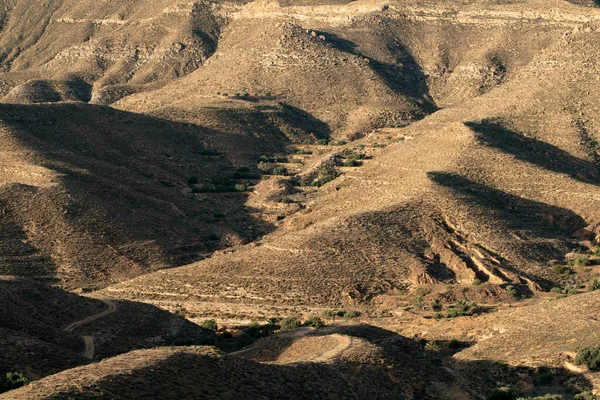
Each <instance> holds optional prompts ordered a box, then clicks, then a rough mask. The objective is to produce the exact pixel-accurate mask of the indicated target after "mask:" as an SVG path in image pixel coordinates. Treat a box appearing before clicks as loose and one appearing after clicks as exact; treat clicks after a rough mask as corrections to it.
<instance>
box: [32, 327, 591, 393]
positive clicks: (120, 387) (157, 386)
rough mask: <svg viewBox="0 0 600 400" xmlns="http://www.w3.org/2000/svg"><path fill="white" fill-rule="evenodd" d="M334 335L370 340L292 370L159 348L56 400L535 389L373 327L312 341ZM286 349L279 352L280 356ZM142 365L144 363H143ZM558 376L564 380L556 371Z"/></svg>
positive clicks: (514, 371)
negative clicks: (97, 393)
mask: <svg viewBox="0 0 600 400" xmlns="http://www.w3.org/2000/svg"><path fill="white" fill-rule="evenodd" d="M332 333H339V334H342V335H347V336H350V337H352V338H355V339H360V340H362V341H364V342H365V344H364V346H365V347H364V348H363V349H361V351H359V352H358V353H355V354H347V353H351V352H352V350H351V349H348V350H347V353H344V358H342V359H337V360H334V361H333V362H329V363H325V362H323V363H317V362H298V363H288V364H270V363H257V362H254V361H252V360H251V359H245V360H242V359H241V356H242V355H241V354H240V355H239V356H236V355H230V356H225V357H218V356H217V355H216V354H215V353H214V352H211V351H210V350H209V349H201V348H181V349H179V351H178V352H173V353H164V352H162V353H161V352H160V350H159V351H158V352H157V353H156V354H162V355H161V356H159V357H156V358H154V360H157V361H153V362H151V363H150V365H148V362H147V361H148V360H150V358H149V357H152V355H150V353H148V354H147V355H144V354H138V355H136V356H133V355H130V356H128V357H129V359H130V363H133V362H135V364H136V365H138V368H136V369H134V370H132V371H131V372H130V373H127V374H123V373H112V374H110V373H111V372H113V371H110V370H107V369H104V370H102V369H100V366H90V367H88V368H89V369H90V370H89V371H88V374H87V375H89V374H94V375H97V376H103V377H101V378H99V379H98V381H96V382H95V385H93V386H90V385H85V386H82V385H78V384H77V382H69V384H67V385H62V386H61V389H62V390H63V391H62V392H61V393H60V395H61V397H56V398H61V399H62V398H67V397H68V396H69V395H72V394H74V393H77V394H82V395H85V394H89V393H90V392H92V391H93V390H95V389H96V388H100V389H101V390H103V391H105V392H107V393H111V394H113V395H118V396H119V398H122V399H137V398H146V397H152V396H153V395H155V394H158V393H160V394H161V398H164V399H165V400H169V399H179V398H197V397H202V398H209V399H213V398H214V399H218V398H234V397H235V398H245V399H255V398H277V399H314V398H327V399H347V398H359V399H367V398H369V399H388V398H396V399H397V398H410V399H418V400H425V399H442V398H447V394H448V389H449V388H452V390H453V393H454V397H456V398H458V396H459V395H461V396H464V398H470V397H473V398H487V397H488V396H489V395H490V394H491V392H492V391H493V390H494V389H495V388H496V387H498V386H513V387H515V386H517V385H520V386H521V387H523V386H527V385H523V383H526V384H530V385H529V386H530V387H533V385H532V384H531V383H532V382H534V380H535V379H536V377H537V374H538V371H536V370H535V369H533V368H528V367H518V366H517V367H513V366H508V365H506V364H504V363H502V362H494V361H487V360H481V361H456V360H454V359H453V358H452V355H453V354H454V353H455V352H456V350H451V351H450V350H448V349H440V351H439V352H435V351H428V350H426V349H425V347H424V346H423V345H421V344H419V343H418V342H417V341H415V340H411V339H408V338H406V337H402V336H400V335H398V334H396V333H394V332H392V331H388V330H385V329H381V328H377V327H373V326H369V325H356V326H341V327H336V328H333V329H322V330H318V331H314V332H312V333H311V334H310V335H311V336H323V335H330V334H332ZM290 334H291V336H290V335H288V336H289V337H291V342H290V344H292V343H293V341H295V340H300V337H298V336H294V332H291V333H290ZM304 337H306V336H304ZM269 340H272V338H269V339H265V340H264V344H265V345H266V344H267V343H268V341H269ZM259 343H260V342H259ZM285 347H286V346H282V350H285ZM144 357H145V358H144ZM300 358H301V357H300ZM134 360H135V361H134ZM143 360H146V362H140V361H143ZM100 371H102V372H101V373H99V372H100ZM114 372H117V371H114ZM557 373H561V374H562V372H559V371H557ZM109 374H110V375H109ZM68 376H73V375H68ZM66 377H67V375H66V376H65V377H64V378H66ZM561 377H562V375H561ZM64 378H63V379H64ZM580 378H581V379H578V382H577V383H578V388H579V389H584V390H587V389H590V388H591V387H592V385H591V383H590V382H589V381H588V380H587V379H585V378H584V377H580ZM54 379H56V380H59V379H61V377H55V378H54ZM75 379H76V380H77V379H79V377H75ZM557 380H558V379H557ZM499 382H502V384H501V385H500V384H499ZM34 385H35V383H34ZM69 386H70V387H69ZM82 387H83V391H84V392H83V393H82V392H81V390H82ZM556 390H563V391H565V392H566V391H567V390H566V388H565V387H564V386H560V385H559V384H557V385H555V386H553V387H550V386H548V387H542V386H536V387H533V389H530V390H529V391H528V392H527V393H520V394H522V395H532V394H535V395H539V394H543V393H556ZM56 394H58V393H56Z"/></svg>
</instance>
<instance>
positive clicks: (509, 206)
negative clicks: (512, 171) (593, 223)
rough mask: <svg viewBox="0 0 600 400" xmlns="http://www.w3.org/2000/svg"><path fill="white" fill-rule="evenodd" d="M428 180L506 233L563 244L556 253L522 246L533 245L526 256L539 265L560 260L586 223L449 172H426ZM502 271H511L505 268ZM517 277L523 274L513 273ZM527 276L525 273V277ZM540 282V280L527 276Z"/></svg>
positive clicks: (563, 210) (572, 214) (570, 213)
mask: <svg viewBox="0 0 600 400" xmlns="http://www.w3.org/2000/svg"><path fill="white" fill-rule="evenodd" d="M427 175H428V177H429V179H431V181H433V182H435V183H437V184H438V185H441V186H444V187H447V188H449V189H451V190H453V191H454V192H455V193H456V194H457V195H459V196H460V198H461V200H462V201H464V202H466V203H467V204H472V205H474V206H476V207H483V208H484V210H487V212H486V213H485V214H486V215H487V218H489V219H491V220H492V221H494V220H495V221H497V222H496V224H498V229H499V230H502V231H508V232H511V231H512V232H515V233H517V232H531V233H532V234H533V235H534V237H537V238H543V239H552V240H557V241H559V242H564V246H563V247H564V249H563V250H562V251H561V250H558V249H556V248H555V247H553V246H551V245H548V246H546V248H544V249H541V248H540V246H543V245H542V244H541V243H539V242H536V243H532V244H527V243H528V242H529V241H524V242H523V245H524V246H534V247H535V248H531V249H529V250H530V251H529V252H528V253H529V256H530V257H532V258H536V257H538V258H540V259H539V260H537V261H539V262H547V261H549V260H550V259H553V258H559V259H560V258H562V257H563V256H564V252H566V251H568V249H569V245H568V242H567V240H568V239H569V238H570V237H571V236H572V234H573V233H575V232H576V231H578V230H580V229H583V228H585V227H586V226H587V223H586V222H585V220H584V219H583V218H582V217H581V216H579V215H578V214H576V213H575V212H573V211H572V210H569V209H566V208H561V207H556V206H553V205H549V204H545V203H541V202H537V201H533V200H528V199H524V198H522V197H518V196H515V195H512V194H509V193H505V192H503V191H501V190H498V189H496V188H493V187H490V186H487V185H484V184H481V183H477V182H474V181H472V180H470V179H468V178H466V177H464V176H461V175H459V174H456V173H449V172H429V173H428V174H427ZM505 268H507V269H509V270H510V269H511V268H510V267H508V266H506V267H505ZM512 272H515V273H517V274H523V273H524V272H523V271H516V270H513V271H512ZM525 275H526V276H527V274H525ZM528 278H530V279H533V280H534V281H538V282H540V278H539V277H533V276H528ZM540 283H542V285H544V286H548V285H550V286H548V287H552V285H551V282H545V281H544V282H540Z"/></svg>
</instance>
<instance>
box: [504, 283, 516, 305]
mask: <svg viewBox="0 0 600 400" xmlns="http://www.w3.org/2000/svg"><path fill="white" fill-rule="evenodd" d="M505 291H506V296H507V297H508V304H512V301H513V300H515V299H516V298H517V290H516V289H515V287H514V286H512V285H509V286H507V287H506V289H505Z"/></svg>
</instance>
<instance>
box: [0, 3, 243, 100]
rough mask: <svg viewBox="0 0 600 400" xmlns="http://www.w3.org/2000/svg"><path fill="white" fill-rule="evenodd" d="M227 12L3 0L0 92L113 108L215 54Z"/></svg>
mask: <svg viewBox="0 0 600 400" xmlns="http://www.w3.org/2000/svg"><path fill="white" fill-rule="evenodd" d="M226 4H227V3H226ZM229 4H232V3H229ZM225 6H226V7H227V5H225ZM219 8H220V7H219V6H218V5H217V4H214V3H209V2H190V3H184V2H178V1H175V0H161V1H145V0H136V1H127V2H123V1H119V2H96V1H78V0H51V1H34V2H31V1H20V0H11V1H2V2H0V10H1V11H0V12H1V14H0V15H1V17H2V19H1V25H0V27H1V36H0V49H1V50H0V61H1V62H0V66H1V69H2V71H3V73H1V74H0V92H2V93H4V94H6V93H8V92H10V93H9V94H8V96H7V97H6V98H5V100H6V101H10V102H48V101H60V100H79V101H90V100H92V101H94V102H98V103H110V102H112V101H114V100H115V99H118V98H120V97H122V96H125V95H127V94H130V93H133V92H136V91H140V90H146V89H144V87H146V86H148V87H154V88H156V87H157V86H160V85H162V84H164V83H165V82H168V81H169V80H172V79H174V78H177V77H179V76H182V75H185V74H187V73H189V72H191V71H193V70H194V69H196V68H197V67H198V66H199V65H201V64H202V63H203V61H204V60H205V59H206V58H207V57H209V56H210V55H211V54H212V53H213V52H214V50H215V48H216V46H217V40H218V35H219V31H220V29H221V26H222V25H223V24H224V23H225V19H224V15H222V13H221V12H220V11H219Z"/></svg>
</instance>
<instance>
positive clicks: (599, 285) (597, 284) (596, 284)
mask: <svg viewBox="0 0 600 400" xmlns="http://www.w3.org/2000/svg"><path fill="white" fill-rule="evenodd" d="M587 288H588V290H589V291H590V292H593V291H595V290H598V289H600V281H599V280H598V279H592V280H591V281H590V282H589V283H588V286H587Z"/></svg>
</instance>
